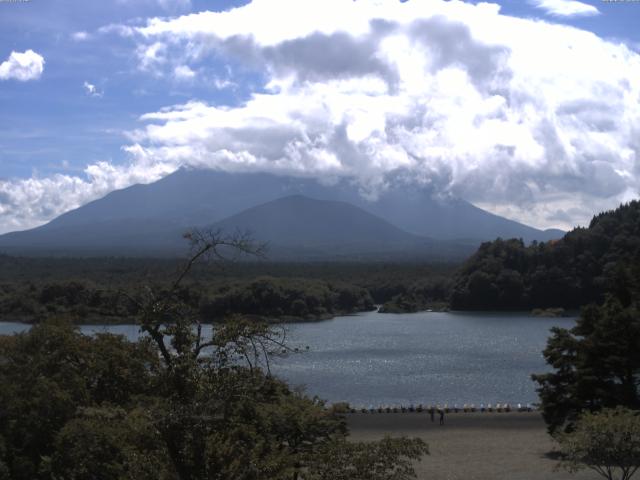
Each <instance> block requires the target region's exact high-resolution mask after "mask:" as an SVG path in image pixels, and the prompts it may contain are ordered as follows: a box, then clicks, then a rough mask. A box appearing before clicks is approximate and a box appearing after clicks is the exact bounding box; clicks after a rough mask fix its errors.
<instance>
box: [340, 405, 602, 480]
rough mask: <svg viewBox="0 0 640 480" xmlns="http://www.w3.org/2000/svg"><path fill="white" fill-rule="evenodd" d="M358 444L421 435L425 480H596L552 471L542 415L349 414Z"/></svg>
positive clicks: (588, 475)
mask: <svg viewBox="0 0 640 480" xmlns="http://www.w3.org/2000/svg"><path fill="white" fill-rule="evenodd" d="M347 423H348V425H349V428H350V431H351V435H352V437H353V439H354V440H376V439H380V438H382V437H384V435H391V436H402V435H404V436H412V437H420V438H422V439H423V440H424V441H425V442H427V443H428V444H429V450H430V455H428V456H426V457H425V458H424V459H423V460H422V461H421V462H420V463H419V464H417V465H416V471H417V473H418V478H419V479H424V480H427V479H429V480H502V479H504V480H507V479H508V480H546V479H549V480H564V479H567V480H569V479H575V480H581V479H597V478H599V477H598V475H597V474H595V473H594V472H591V471H587V470H585V471H583V472H580V473H578V474H573V475H572V474H569V473H567V472H565V471H554V467H555V466H556V464H557V462H556V461H555V460H553V459H552V458H551V456H550V455H549V454H551V453H552V452H553V450H554V447H555V443H554V441H553V439H551V437H549V435H548V434H547V432H546V428H545V424H544V422H543V420H542V417H541V416H540V414H539V413H538V412H531V413H457V414H456V413H451V414H448V415H446V416H445V424H444V425H443V426H440V425H439V424H438V416H437V415H436V418H435V422H434V423H432V422H431V421H430V419H429V415H428V414H425V413H383V414H378V413H374V414H362V413H358V414H350V415H347Z"/></svg>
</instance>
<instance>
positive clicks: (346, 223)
mask: <svg viewBox="0 0 640 480" xmlns="http://www.w3.org/2000/svg"><path fill="white" fill-rule="evenodd" d="M211 228H212V229H214V230H218V229H220V230H222V231H225V232H234V231H241V232H242V231H251V232H252V234H253V236H254V237H255V238H258V239H260V240H262V241H265V242H267V243H268V247H269V250H268V251H269V257H270V258H276V259H277V258H288V257H291V256H292V255H294V256H295V257H296V258H305V259H314V258H315V259H320V258H329V257H332V258H341V257H342V258H351V259H366V258H378V259H380V258H389V257H393V258H396V259H397V258H399V257H405V258H407V259H409V258H410V256H414V257H423V258H436V257H440V258H442V257H445V258H451V257H454V258H455V257H460V256H465V255H468V254H470V253H471V250H472V248H471V247H470V246H469V245H467V244H456V243H455V242H437V241H434V240H432V239H428V238H425V237H420V236H418V235H413V234H410V233H407V232H405V231H403V230H401V229H399V228H398V227H396V226H394V225H392V224H391V223H389V222H387V221H385V220H383V219H382V218H380V217H377V216H376V215H373V214H371V213H369V212H366V211H365V210H363V209H361V208H359V207H356V206H353V205H351V204H349V203H345V202H339V201H333V200H316V199H311V198H308V197H304V196H302V195H291V196H288V197H283V198H280V199H277V200H274V201H272V202H267V203H264V204H262V205H258V206H256V207H252V208H249V209H247V210H244V211H242V212H240V213H238V214H236V215H232V216H231V217H228V218H226V219H224V220H222V221H221V222H217V223H216V224H214V225H212V226H211ZM450 243H453V245H450Z"/></svg>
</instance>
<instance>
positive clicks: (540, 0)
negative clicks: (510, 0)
mask: <svg viewBox="0 0 640 480" xmlns="http://www.w3.org/2000/svg"><path fill="white" fill-rule="evenodd" d="M529 2H530V3H531V4H532V5H534V6H535V7H537V8H540V9H541V10H544V11H545V12H547V14H549V15H552V16H556V17H580V16H593V15H599V14H600V10H598V8H597V7H594V6H593V5H589V4H588V3H584V2H578V1H576V0H529Z"/></svg>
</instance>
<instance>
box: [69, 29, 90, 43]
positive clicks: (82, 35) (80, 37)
mask: <svg viewBox="0 0 640 480" xmlns="http://www.w3.org/2000/svg"><path fill="white" fill-rule="evenodd" d="M89 38H91V35H90V34H89V33H88V32H85V31H80V32H73V33H72V34H71V39H72V40H75V41H76V42H84V41H86V40H89Z"/></svg>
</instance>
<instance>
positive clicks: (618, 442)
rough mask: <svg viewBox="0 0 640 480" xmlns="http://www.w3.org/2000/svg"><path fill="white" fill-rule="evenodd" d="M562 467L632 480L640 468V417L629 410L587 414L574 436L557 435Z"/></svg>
mask: <svg viewBox="0 0 640 480" xmlns="http://www.w3.org/2000/svg"><path fill="white" fill-rule="evenodd" d="M556 439H557V440H558V442H559V444H560V453H561V455H562V461H561V463H560V466H561V467H562V468H564V469H566V470H568V471H569V472H572V473H574V472H577V471H578V470H581V469H584V468H589V469H591V470H593V471H595V472H597V473H598V474H599V475H600V476H602V477H604V478H606V479H607V480H618V479H619V480H629V479H630V478H631V477H632V476H633V475H634V474H635V473H636V471H637V470H638V468H639V467H640V416H638V412H637V411H632V410H628V409H625V408H620V407H619V408H616V409H603V410H602V411H601V412H598V413H585V414H584V415H582V416H581V417H580V419H579V420H578V421H577V422H576V424H575V429H574V430H573V431H572V432H571V433H564V434H559V435H556Z"/></svg>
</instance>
